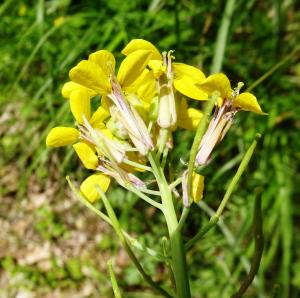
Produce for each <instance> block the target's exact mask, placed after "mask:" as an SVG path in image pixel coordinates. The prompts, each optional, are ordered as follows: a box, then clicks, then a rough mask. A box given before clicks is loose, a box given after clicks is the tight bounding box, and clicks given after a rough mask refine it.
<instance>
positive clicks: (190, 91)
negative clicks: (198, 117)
mask: <svg viewBox="0 0 300 298" xmlns="http://www.w3.org/2000/svg"><path fill="white" fill-rule="evenodd" d="M138 50H148V51H151V53H152V56H151V59H150V60H149V63H148V65H149V67H150V68H151V69H152V70H153V73H154V75H155V77H156V78H159V77H160V76H161V75H163V74H165V73H166V72H167V67H166V65H164V64H163V57H162V55H161V54H160V53H159V51H158V50H157V48H156V47H155V46H154V45H153V44H152V43H150V42H149V41H146V40H143V39H133V40H132V41H130V42H129V44H128V45H127V46H126V47H125V48H124V49H123V50H122V53H123V54H124V55H128V54H131V53H134V52H135V51H138ZM172 69H173V72H174V77H173V82H174V88H175V89H176V90H177V91H179V92H180V93H181V94H183V95H185V96H187V97H189V98H193V99H196V100H206V99H207V94H206V93H205V92H203V90H202V89H201V88H199V87H198V86H197V85H198V84H201V82H202V81H203V80H204V79H205V75H204V74H203V72H202V71H201V70H200V69H198V68H196V67H194V66H190V65H187V64H184V63H172Z"/></svg>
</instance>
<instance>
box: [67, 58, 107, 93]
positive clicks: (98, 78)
mask: <svg viewBox="0 0 300 298" xmlns="http://www.w3.org/2000/svg"><path fill="white" fill-rule="evenodd" d="M69 76H70V79H71V80H72V81H73V82H75V83H77V84H80V85H82V86H84V87H87V88H89V89H92V90H94V91H96V92H98V93H100V94H106V93H108V92H109V91H110V90H111V86H110V83H109V79H108V76H107V75H106V74H105V73H104V72H103V70H102V69H101V67H100V66H98V65H97V64H96V63H94V62H91V61H88V60H83V61H81V62H79V63H78V64H77V65H76V66H75V67H73V68H72V69H71V70H70V72H69Z"/></svg>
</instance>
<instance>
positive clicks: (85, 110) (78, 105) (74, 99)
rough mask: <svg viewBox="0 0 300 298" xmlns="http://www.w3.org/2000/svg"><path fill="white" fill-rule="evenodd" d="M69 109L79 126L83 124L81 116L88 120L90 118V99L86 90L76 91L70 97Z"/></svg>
mask: <svg viewBox="0 0 300 298" xmlns="http://www.w3.org/2000/svg"><path fill="white" fill-rule="evenodd" d="M70 109H71V112H72V114H73V116H74V118H75V119H76V121H77V122H78V123H79V124H83V116H84V117H85V118H86V119H87V120H89V119H90V117H91V99H90V96H89V94H88V92H87V91H86V90H83V89H78V90H75V91H73V92H72V93H71V95H70Z"/></svg>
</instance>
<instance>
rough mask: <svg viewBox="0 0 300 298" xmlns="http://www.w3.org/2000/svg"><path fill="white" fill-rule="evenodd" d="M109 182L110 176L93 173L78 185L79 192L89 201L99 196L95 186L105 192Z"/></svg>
mask: <svg viewBox="0 0 300 298" xmlns="http://www.w3.org/2000/svg"><path fill="white" fill-rule="evenodd" d="M109 184H110V178H109V177H107V176H105V175H103V174H94V175H91V176H89V177H87V178H86V179H85V180H84V181H83V182H82V183H81V185H80V191H81V193H82V194H83V195H84V196H85V197H86V198H87V199H88V200H89V201H90V202H91V203H93V202H95V201H97V200H98V199H99V198H100V194H99V192H98V190H97V187H100V188H101V190H102V191H103V192H106V191H107V189H108V187H109Z"/></svg>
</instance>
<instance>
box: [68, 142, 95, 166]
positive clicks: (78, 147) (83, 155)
mask: <svg viewBox="0 0 300 298" xmlns="http://www.w3.org/2000/svg"><path fill="white" fill-rule="evenodd" d="M73 148H74V150H75V152H76V153H77V155H78V157H79V158H80V160H81V161H82V163H83V165H84V166H85V167H86V168H87V169H90V170H95V169H96V168H97V166H98V164H99V161H98V157H97V155H96V153H95V151H94V150H93V149H92V148H91V147H90V146H89V145H87V144H86V143H83V142H79V143H76V144H74V145H73Z"/></svg>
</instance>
